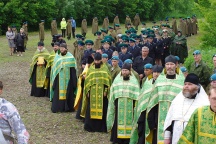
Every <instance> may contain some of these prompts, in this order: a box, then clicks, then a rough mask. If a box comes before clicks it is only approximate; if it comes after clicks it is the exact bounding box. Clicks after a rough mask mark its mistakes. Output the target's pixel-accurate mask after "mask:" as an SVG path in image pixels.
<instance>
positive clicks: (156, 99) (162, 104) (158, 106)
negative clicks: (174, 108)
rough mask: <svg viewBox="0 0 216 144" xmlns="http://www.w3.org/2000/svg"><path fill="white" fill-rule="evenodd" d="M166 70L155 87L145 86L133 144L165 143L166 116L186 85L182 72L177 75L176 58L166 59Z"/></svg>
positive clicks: (136, 118)
mask: <svg viewBox="0 0 216 144" xmlns="http://www.w3.org/2000/svg"><path fill="white" fill-rule="evenodd" d="M165 70H166V73H161V74H160V76H159V77H158V78H157V80H156V81H155V83H154V85H152V86H151V85H144V86H143V88H144V89H143V90H142V91H141V94H140V96H139V98H138V105H136V110H137V112H136V114H135V118H134V126H133V130H132V136H131V139H130V143H131V144H136V143H138V144H141V143H153V144H155V143H158V144H162V143H163V141H164V140H163V126H164V121H165V118H166V114H167V112H168V109H169V106H170V104H171V102H172V100H173V99H174V98H175V96H176V95H177V94H178V93H179V92H180V91H181V90H182V87H183V84H184V75H183V74H182V73H181V72H180V73H179V74H177V73H176V58H175V56H173V55H170V56H168V57H166V58H165ZM165 70H164V72H165ZM146 84H147V83H146ZM141 121H142V123H141ZM143 121H145V123H143Z"/></svg>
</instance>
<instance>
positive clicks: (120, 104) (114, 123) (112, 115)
mask: <svg viewBox="0 0 216 144" xmlns="http://www.w3.org/2000/svg"><path fill="white" fill-rule="evenodd" d="M139 92H140V86H139V83H138V82H137V79H136V77H135V76H134V75H133V74H131V65H130V64H128V63H125V64H123V66H122V70H121V72H120V73H119V74H118V75H117V76H116V78H115V80H114V81H113V83H112V86H111V88H110V95H109V105H108V111H107V130H108V132H109V131H111V139H110V141H111V142H112V143H121V144H126V143H129V141H130V136H131V130H132V122H133V118H134V106H135V102H136V100H137V98H138V96H139Z"/></svg>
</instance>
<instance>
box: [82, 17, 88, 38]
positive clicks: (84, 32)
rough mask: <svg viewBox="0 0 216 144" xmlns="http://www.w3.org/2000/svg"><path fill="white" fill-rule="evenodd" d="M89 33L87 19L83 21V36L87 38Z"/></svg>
mask: <svg viewBox="0 0 216 144" xmlns="http://www.w3.org/2000/svg"><path fill="white" fill-rule="evenodd" d="M87 31H88V27H87V21H86V19H83V20H82V25H81V34H82V35H83V36H84V37H85V36H86V34H87Z"/></svg>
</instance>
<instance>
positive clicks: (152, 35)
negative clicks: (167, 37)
mask: <svg viewBox="0 0 216 144" xmlns="http://www.w3.org/2000/svg"><path fill="white" fill-rule="evenodd" d="M154 37H155V35H154V34H149V35H148V36H147V38H154Z"/></svg>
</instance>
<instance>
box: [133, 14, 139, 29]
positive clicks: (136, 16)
mask: <svg viewBox="0 0 216 144" xmlns="http://www.w3.org/2000/svg"><path fill="white" fill-rule="evenodd" d="M139 24H140V17H139V14H138V13H137V14H136V15H135V17H134V22H133V25H134V26H135V29H136V30H138V26H139Z"/></svg>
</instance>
